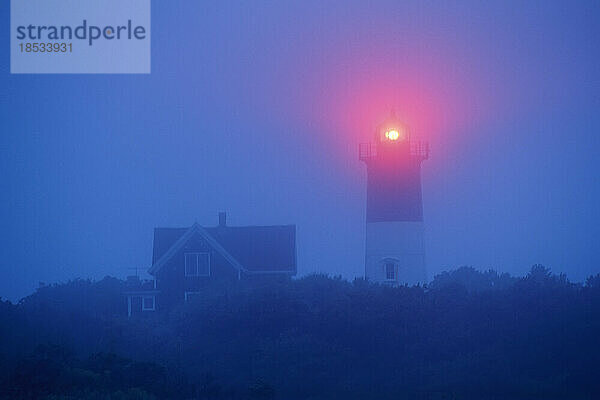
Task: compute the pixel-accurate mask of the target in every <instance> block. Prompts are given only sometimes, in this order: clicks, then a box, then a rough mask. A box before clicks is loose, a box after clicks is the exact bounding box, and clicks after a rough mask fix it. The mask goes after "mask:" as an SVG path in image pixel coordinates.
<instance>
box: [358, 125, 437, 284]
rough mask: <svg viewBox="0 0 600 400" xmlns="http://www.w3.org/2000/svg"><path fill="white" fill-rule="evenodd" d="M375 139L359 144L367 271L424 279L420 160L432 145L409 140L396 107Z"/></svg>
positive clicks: (395, 279)
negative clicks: (364, 196) (364, 195)
mask: <svg viewBox="0 0 600 400" xmlns="http://www.w3.org/2000/svg"><path fill="white" fill-rule="evenodd" d="M374 139H375V140H374V142H371V143H361V144H360V145H359V159H360V160H361V161H363V162H364V163H365V164H366V165H367V176H368V178H367V221H366V246H365V277H366V278H367V279H368V280H370V281H374V282H379V283H388V284H392V285H396V284H404V283H408V284H415V283H424V282H426V279H427V273H426V269H425V248H424V245H423V203H422V194H421V162H422V161H423V160H426V159H427V158H428V157H429V146H428V144H427V143H422V142H415V141H411V137H410V135H409V131H408V128H407V127H406V126H405V125H404V124H402V123H401V122H400V121H399V120H398V119H397V118H396V116H395V115H394V114H393V113H392V114H391V116H390V117H389V118H388V119H387V120H386V121H385V122H384V123H383V124H381V125H379V126H378V127H377V130H376V131H375V138H374Z"/></svg>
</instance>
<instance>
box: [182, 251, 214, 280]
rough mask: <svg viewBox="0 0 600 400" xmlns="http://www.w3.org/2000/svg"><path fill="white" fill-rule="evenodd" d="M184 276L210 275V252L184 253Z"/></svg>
mask: <svg viewBox="0 0 600 400" xmlns="http://www.w3.org/2000/svg"><path fill="white" fill-rule="evenodd" d="M185 276H210V254H208V253H185Z"/></svg>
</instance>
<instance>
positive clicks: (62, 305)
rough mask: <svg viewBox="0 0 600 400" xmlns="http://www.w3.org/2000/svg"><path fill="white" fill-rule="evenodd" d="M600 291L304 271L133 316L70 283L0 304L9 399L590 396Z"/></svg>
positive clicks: (471, 275)
mask: <svg viewBox="0 0 600 400" xmlns="http://www.w3.org/2000/svg"><path fill="white" fill-rule="evenodd" d="M598 282H600V275H596V276H594V277H590V278H589V279H588V280H587V281H586V284H585V285H581V284H573V283H570V282H569V281H568V280H567V278H566V277H565V276H564V275H553V274H552V273H551V272H550V270H548V269H547V268H544V267H543V266H540V265H536V266H534V267H532V269H531V271H530V273H529V274H528V275H527V276H525V277H523V278H514V277H510V276H508V275H507V274H498V273H496V272H494V271H487V272H478V271H477V270H475V269H473V268H468V267H463V268H459V269H457V270H455V271H451V272H446V273H443V274H440V275H438V276H436V277H435V279H434V280H433V282H432V283H431V284H430V285H428V286H427V287H419V286H415V287H396V288H392V287H385V286H379V285H373V284H370V283H368V282H365V281H363V280H357V281H355V282H347V281H344V280H342V279H340V278H329V277H326V276H320V275H313V276H309V277H306V278H303V279H299V280H296V281H291V282H288V283H281V284H277V285H271V286H267V287H262V288H250V287H245V286H241V285H240V286H232V287H227V288H222V289H220V290H214V291H211V292H210V293H208V292H207V293H205V295H203V296H200V297H198V298H197V299H196V301H195V302H194V303H193V304H188V305H186V306H184V307H180V308H177V309H174V310H170V311H169V312H160V313H156V314H152V315H151V316H150V317H146V318H132V319H127V318H126V317H125V315H124V312H125V309H126V308H125V304H124V301H123V299H122V297H121V296H120V293H121V290H122V282H120V281H118V280H116V279H113V278H105V279H104V280H102V281H100V282H96V283H93V282H89V281H74V282H70V283H67V284H64V285H55V286H50V287H44V288H41V289H39V290H38V291H37V292H36V293H35V294H33V295H32V296H29V297H28V298H26V299H24V300H23V301H22V302H20V303H19V304H17V305H13V304H10V303H6V302H4V303H0V321H1V322H2V324H1V327H0V335H1V336H0V340H1V345H0V372H2V375H1V376H3V377H5V379H4V381H3V382H2V387H4V388H7V389H6V390H5V391H4V392H3V393H4V395H5V396H13V397H12V398H40V397H43V396H47V398H68V397H60V396H75V397H76V398H85V396H88V398H131V399H133V398H152V396H154V397H156V398H196V399H275V398H282V399H294V398H297V399H330V398H344V399H354V398H356V399H364V398H381V399H386V398H390V399H392V398H394V399H397V398H419V399H443V398H444V399H453V398H455V399H469V398H471V399H552V398H570V399H593V398H600V381H599V380H598V379H597V373H596V370H597V368H596V366H597V365H598V364H599V363H600V347H599V346H597V338H598V337H600V318H599V317H600V284H599V283H598ZM44 343H55V344H57V345H58V346H44V347H39V345H40V344H44ZM36 346H38V347H37V350H35V351H34V349H35V348H36ZM67 349H68V350H67ZM115 354H120V355H121V356H116V355H115ZM125 357H126V358H125ZM130 359H133V360H136V361H135V362H133V361H131V360H130ZM19 396H20V397H19ZM52 396H55V397H52ZM94 396H96V397H94ZM102 396H110V397H102ZM118 396H120V397H118ZM136 396H137V397H136Z"/></svg>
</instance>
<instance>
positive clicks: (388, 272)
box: [385, 263, 396, 281]
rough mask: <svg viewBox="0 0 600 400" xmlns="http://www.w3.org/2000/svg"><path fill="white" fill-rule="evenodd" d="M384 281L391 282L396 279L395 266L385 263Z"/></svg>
mask: <svg viewBox="0 0 600 400" xmlns="http://www.w3.org/2000/svg"><path fill="white" fill-rule="evenodd" d="M385 279H387V280H388V281H393V280H395V279H396V264H394V263H385Z"/></svg>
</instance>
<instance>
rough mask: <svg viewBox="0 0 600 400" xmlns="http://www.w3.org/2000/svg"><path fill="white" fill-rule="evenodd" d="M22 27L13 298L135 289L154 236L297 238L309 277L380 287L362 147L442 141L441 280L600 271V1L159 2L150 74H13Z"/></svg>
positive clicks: (9, 231)
mask: <svg viewBox="0 0 600 400" xmlns="http://www.w3.org/2000/svg"><path fill="white" fill-rule="evenodd" d="M0 15H1V17H2V21H4V27H5V28H4V34H3V35H0V47H1V52H0V54H2V62H1V63H0V89H1V90H0V130H1V132H2V136H1V140H0V144H1V149H2V158H1V159H0V171H1V176H2V180H1V181H0V182H1V183H0V185H1V187H0V190H1V193H2V197H1V199H2V207H1V221H2V243H3V256H2V261H1V263H2V264H1V266H0V270H1V271H2V273H3V279H2V280H1V281H0V296H2V297H3V298H9V299H11V300H18V299H19V298H20V297H22V296H25V295H27V294H29V293H31V292H32V291H33V290H34V289H35V288H36V287H37V285H38V282H40V281H41V282H46V283H50V282H56V281H64V280H67V279H70V278H75V277H91V278H101V277H103V276H105V275H115V276H119V277H125V276H126V275H127V274H130V273H132V270H131V269H130V268H135V267H138V268H139V269H140V270H144V269H146V268H148V267H149V264H150V261H151V248H152V235H153V228H154V227H156V226H189V225H191V224H192V223H193V222H194V221H197V222H199V223H201V224H205V225H214V224H216V223H217V213H218V211H221V210H225V211H227V212H228V222H229V223H230V224H232V225H253V224H257V225H261V224H290V223H295V224H296V225H297V233H298V237H297V240H298V241H297V246H298V264H299V268H298V269H299V275H304V274H307V273H310V272H315V271H318V272H326V273H329V274H342V275H343V276H344V277H346V278H350V279H351V278H353V277H355V276H361V275H362V273H363V269H364V265H363V260H364V259H363V257H364V253H363V251H364V221H365V189H366V170H365V167H364V165H361V163H360V162H359V161H358V159H357V146H358V142H360V141H366V140H369V139H370V138H371V135H372V132H373V130H374V128H375V126H376V125H377V124H378V123H379V122H381V119H382V118H384V117H385V116H386V114H387V113H388V112H389V110H390V109H391V108H396V109H398V110H399V113H400V114H401V115H403V116H404V117H405V118H406V120H407V121H408V122H409V123H410V125H411V127H413V128H414V131H413V132H414V134H415V135H417V136H421V137H422V138H425V139H428V140H429V141H430V142H431V147H432V155H431V159H430V160H428V161H427V162H425V164H424V165H423V190H424V215H425V226H426V251H427V264H428V270H429V275H430V278H431V277H432V276H433V274H435V273H437V272H439V271H442V270H444V269H448V268H453V267H456V266H461V265H473V266H475V267H477V268H495V269H497V270H499V271H506V272H510V273H513V274H524V273H525V272H526V271H527V270H528V269H529V268H530V266H531V265H532V264H534V263H543V264H545V265H546V266H548V267H550V268H552V270H553V271H554V272H564V273H567V275H568V276H569V278H570V279H572V280H574V281H581V280H583V279H585V277H586V276H588V275H590V274H592V273H598V272H600V266H599V265H600V251H598V249H597V247H598V245H597V241H598V239H599V238H600V228H599V221H600V218H599V217H600V215H599V211H598V208H599V206H598V205H599V204H600V182H599V178H598V171H599V170H600V168H599V167H600V158H599V156H600V139H599V133H600V113H599V112H598V110H599V106H600V44H599V42H598V39H597V38H598V37H600V27H599V25H600V24H598V21H599V20H600V6H599V5H598V3H597V2H592V1H589V2H584V1H580V2H527V4H526V5H523V4H521V2H516V1H515V2H505V1H503V2H497V4H492V3H491V2H475V1H473V2H471V1H467V2H461V4H459V5H456V4H454V5H448V4H446V3H445V2H421V1H416V2H397V1H394V2H369V3H367V2H364V1H363V2H347V1H344V2H341V1H340V2H320V1H314V2H313V1H308V2H294V3H292V2H260V3H259V2H214V3H212V4H205V3H204V2H157V1H154V2H153V3H152V16H153V17H152V73H151V74H150V75H138V76H136V75H10V68H9V65H10V60H9V56H8V55H9V46H10V39H9V26H10V24H9V22H10V21H9V2H2V5H0Z"/></svg>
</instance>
